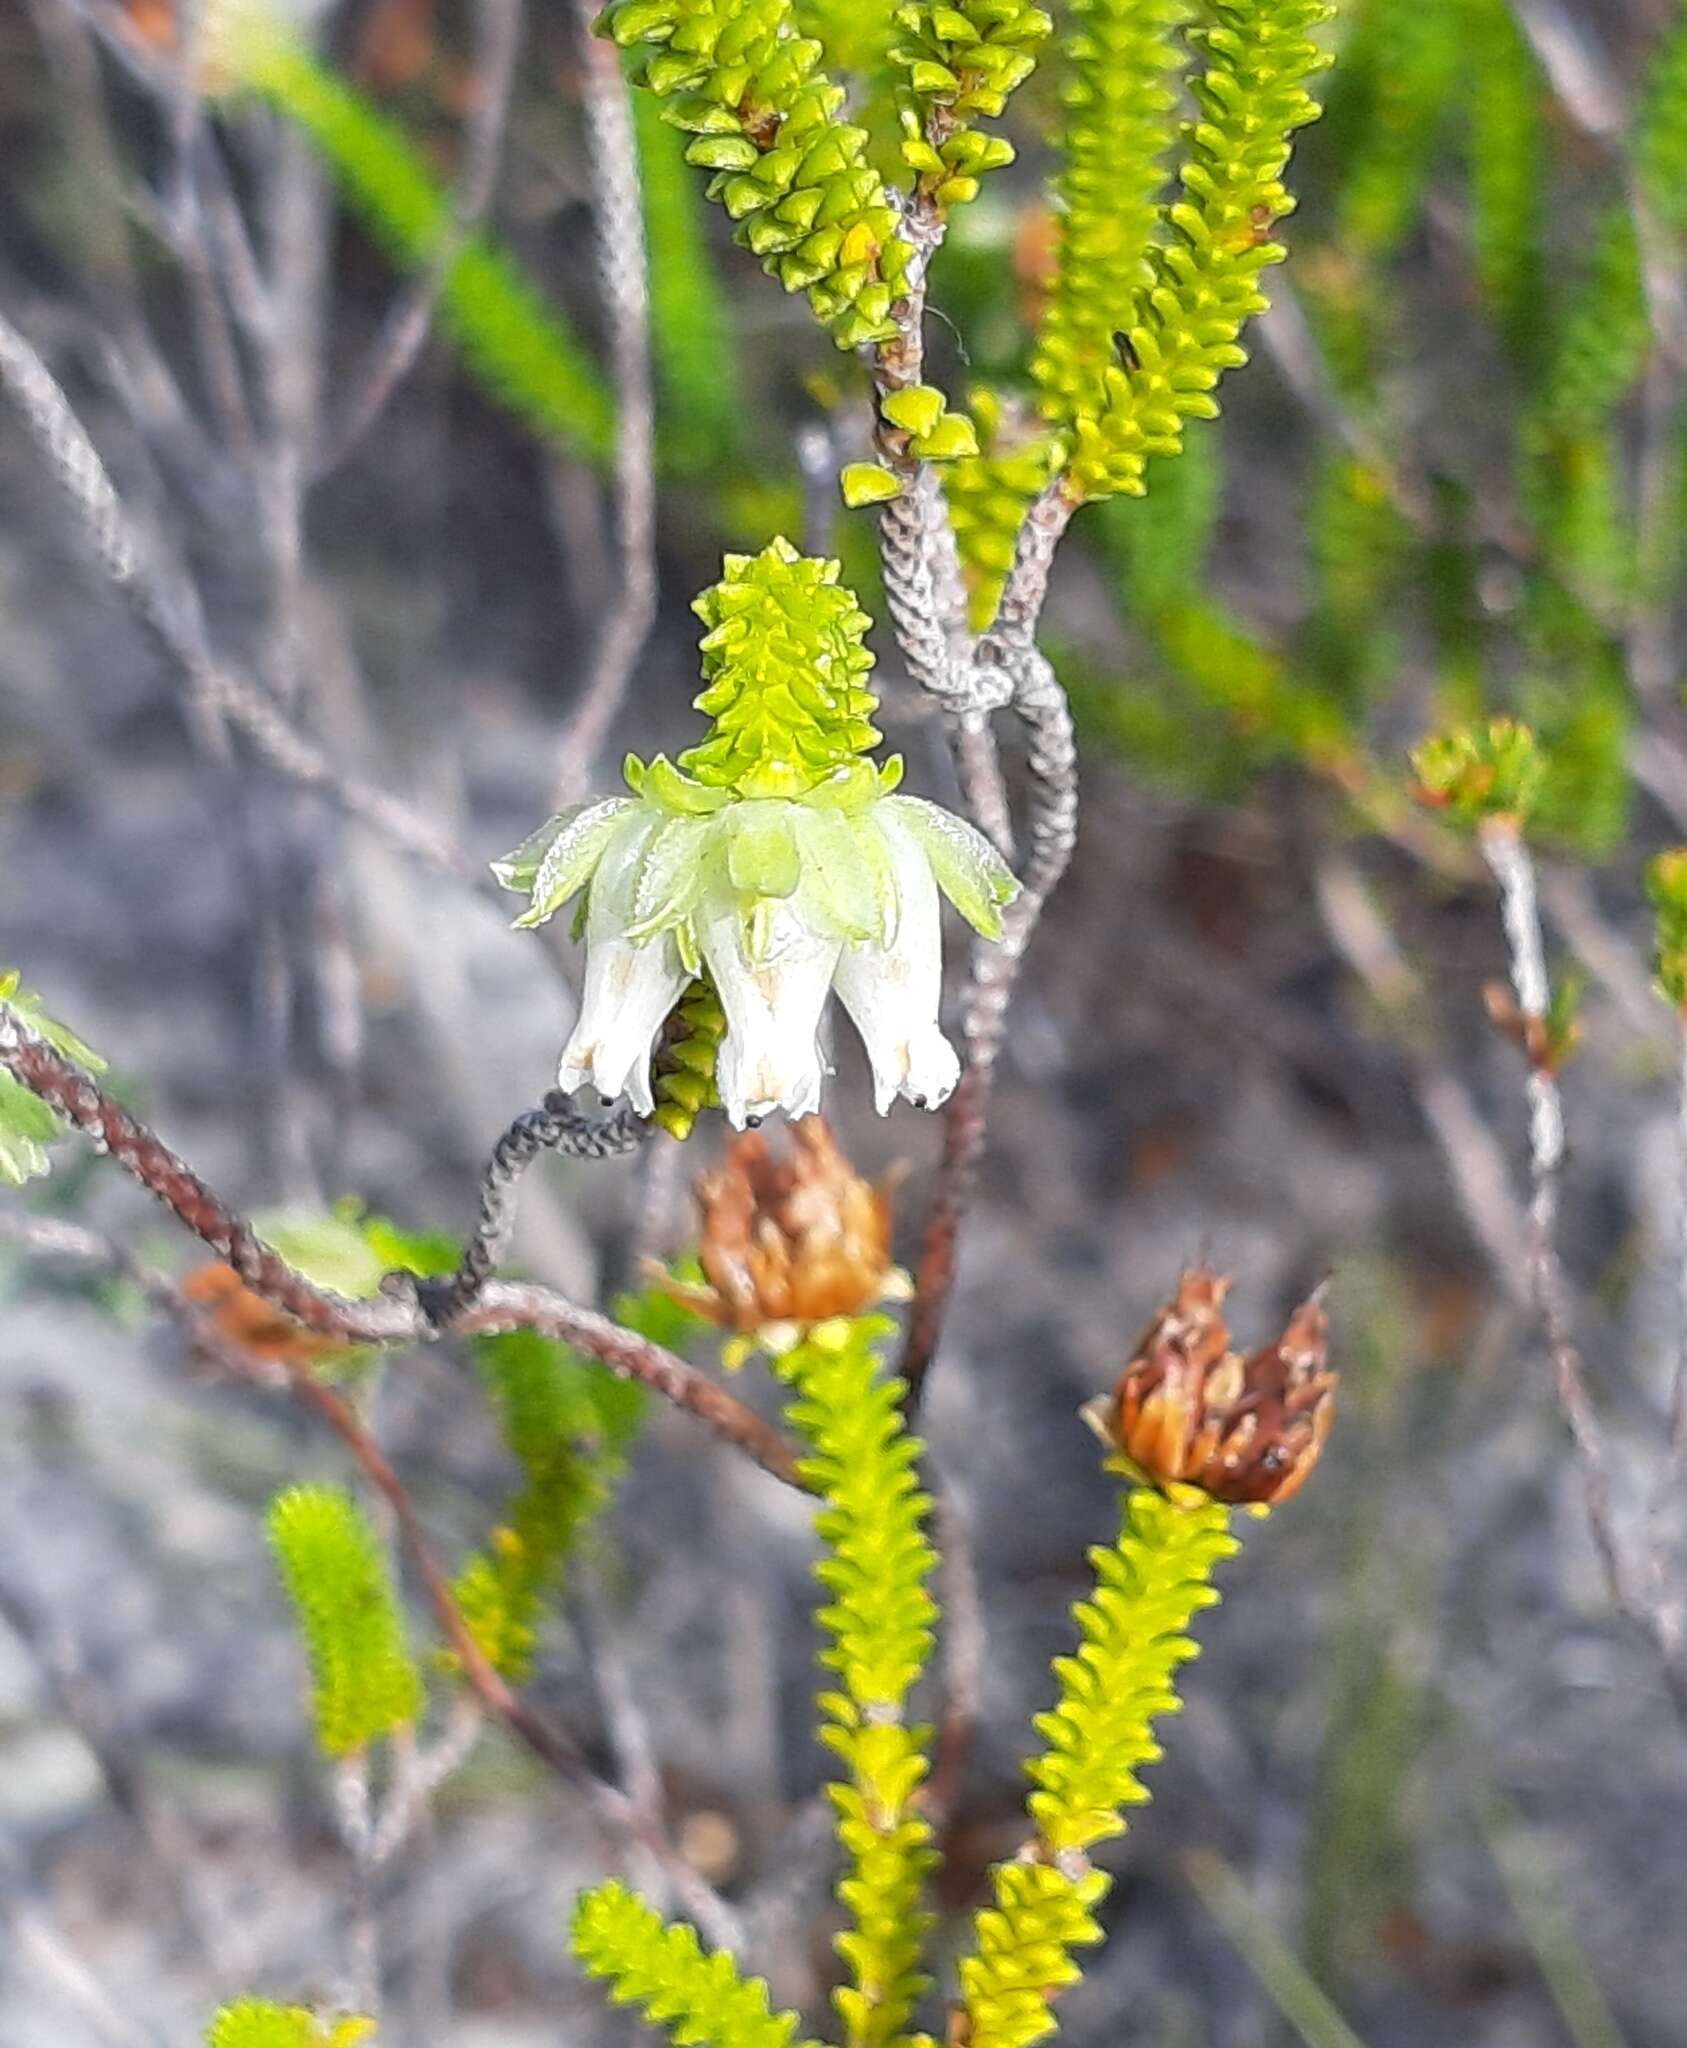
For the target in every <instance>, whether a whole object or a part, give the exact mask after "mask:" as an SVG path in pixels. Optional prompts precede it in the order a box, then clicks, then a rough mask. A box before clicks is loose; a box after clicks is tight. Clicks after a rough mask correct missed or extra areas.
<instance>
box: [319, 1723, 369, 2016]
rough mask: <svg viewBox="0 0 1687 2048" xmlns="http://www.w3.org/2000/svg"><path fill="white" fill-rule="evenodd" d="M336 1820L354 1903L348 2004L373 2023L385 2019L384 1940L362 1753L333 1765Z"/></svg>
mask: <svg viewBox="0 0 1687 2048" xmlns="http://www.w3.org/2000/svg"><path fill="white" fill-rule="evenodd" d="M331 1783H332V1786H333V1793H334V1820H335V1824H336V1826H337V1827H338V1828H339V1831H340V1840H341V1842H342V1843H343V1845H344V1847H345V1851H346V1854H347V1855H348V1856H349V1857H350V1858H351V1884H350V1894H351V1896H350V1899H349V1902H348V1905H347V1910H346V1912H345V1914H344V1916H343V1917H344V1922H345V1925H344V1934H345V1941H346V1950H347V1957H348V1963H347V1969H346V1993H345V1997H344V2000H343V2002H344V2004H345V2005H346V2007H347V2008H348V2009H349V2010H350V2011H352V2012H356V2013H363V2014H366V2015H367V2016H368V2017H369V2018H370V2019H379V2018H380V2016H381V1935H380V1926H379V1923H378V1921H377V1919H376V1915H375V1806H374V1801H373V1799H372V1798H371V1797H370V1792H369V1759H368V1757H367V1755H365V1754H364V1753H363V1752H361V1751H359V1752H358V1753H357V1754H355V1755H353V1756H347V1757H341V1758H340V1760H339V1761H338V1762H337V1763H336V1764H335V1765H334V1769H333V1774H332V1779H331Z"/></svg>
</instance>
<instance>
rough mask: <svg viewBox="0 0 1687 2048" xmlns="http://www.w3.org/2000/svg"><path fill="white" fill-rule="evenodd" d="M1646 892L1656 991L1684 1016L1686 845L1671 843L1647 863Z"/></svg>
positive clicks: (1686, 986) (1686, 1003) (1686, 1010)
mask: <svg viewBox="0 0 1687 2048" xmlns="http://www.w3.org/2000/svg"><path fill="white" fill-rule="evenodd" d="M1646 894H1647V895H1648V896H1649V897H1650V898H1651V900H1652V910H1653V913H1654V915H1655V918H1656V925H1655V928H1654V937H1653V960H1654V963H1655V967H1656V972H1657V977H1658V991H1659V993H1660V994H1661V995H1662V996H1663V998H1664V1000H1665V1001H1666V1002H1667V1003H1670V1004H1673V1006H1674V1007H1675V1008H1676V1009H1677V1010H1680V1011H1681V1012H1682V1014H1683V1015H1684V1016H1687V846H1672V847H1671V848H1670V849H1669V851H1668V852H1667V853H1660V854H1658V855H1657V856H1656V857H1655V858H1654V859H1653V860H1652V861H1651V862H1650V863H1649V864H1648V866H1647V869H1646Z"/></svg>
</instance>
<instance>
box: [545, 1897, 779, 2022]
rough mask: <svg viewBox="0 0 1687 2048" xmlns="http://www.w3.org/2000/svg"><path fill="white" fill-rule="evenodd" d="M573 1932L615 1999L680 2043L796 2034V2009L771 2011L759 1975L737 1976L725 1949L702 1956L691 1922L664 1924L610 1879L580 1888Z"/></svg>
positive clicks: (589, 1967) (584, 1962) (580, 1952)
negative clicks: (583, 1890)
mask: <svg viewBox="0 0 1687 2048" xmlns="http://www.w3.org/2000/svg"><path fill="white" fill-rule="evenodd" d="M570 1939H571V1941H572V1944H573V1948H574V1953H575V1955H576V1956H577V1957H578V1959H579V1961H580V1965H581V1967H582V1968H583V1969H584V1970H586V1971H587V1972H588V1973H589V1974H590V1975H591V1976H593V1977H598V1978H602V1979H603V1980H604V1981H605V1982H607V1984H608V1985H609V1995H610V1997H611V1998H612V1999H613V2000H614V2001H615V2003H616V2004H617V2005H636V2006H637V2007H638V2008H639V2010H640V2011H641V2012H642V2013H643V2015H644V2017H645V2018H646V2019H647V2020H648V2021H650V2023H651V2024H652V2025H653V2026H660V2027H665V2028H666V2029H667V2031H668V2034H669V2036H670V2038H671V2039H672V2040H673V2041H674V2042H675V2043H677V2044H678V2048H792V2044H793V2043H794V2042H795V2041H796V2038H797V2026H798V2022H797V2016H796V2014H795V2013H789V2012H781V2013H776V2012H773V2011H772V2010H771V2009H770V2008H769V2006H768V2002H767V1986H766V1985H765V1984H764V1983H763V1982H762V1980H761V1979H760V1978H759V1977H749V1978H745V1977H741V1976H740V1975H739V1974H738V1969H737V1965H736V1964H735V1963H734V1962H733V1960H732V1958H731V1956H729V1955H725V1954H717V1955H711V1956H705V1955H704V1953H703V1951H702V1949H701V1948H700V1947H699V1946H698V1941H697V1936H696V1935H695V1934H694V1933H693V1932H692V1930H691V1929H690V1928H689V1927H682V1926H674V1927H664V1926H663V1924H662V1922H661V1920H660V1918H659V1917H658V1916H657V1915H656V1913H654V1912H653V1911H652V1910H651V1908H650V1907H649V1906H647V1905H646V1904H645V1903H644V1901H643V1900H642V1899H640V1898H636V1897H634V1895H633V1894H632V1893H631V1892H629V1891H628V1890H627V1889H626V1887H625V1886H624V1885H620V1884H616V1883H615V1882H614V1881H613V1880H612V1881H611V1882H610V1883H608V1884H601V1885H598V1886H596V1887H595V1888H594V1889H593V1890H591V1891H587V1892H582V1893H581V1894H580V1899H579V1903H578V1904H577V1905H576V1907H575V1909H574V1920H573V1925H572V1928H571V1930H570ZM802 2048H815V2044H812V2043H807V2042H805V2043H803V2044H802Z"/></svg>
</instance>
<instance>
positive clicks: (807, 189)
mask: <svg viewBox="0 0 1687 2048" xmlns="http://www.w3.org/2000/svg"><path fill="white" fill-rule="evenodd" d="M600 26H601V29H602V32H603V33H604V34H606V35H608V36H611V37H612V38H613V39H614V41H615V42H616V43H617V44H618V45H619V47H620V48H622V49H624V50H631V51H635V52H637V59H636V65H637V68H636V71H635V77H636V78H637V80H638V82H639V83H640V84H641V85H643V86H644V87H646V88H647V89H648V90H649V91H650V92H652V93H653V94H654V95H655V96H656V98H657V99H658V100H660V101H661V102H662V118H663V119H664V120H665V121H667V122H669V123H671V124H672V126H674V127H675V128H678V129H681V130H682V131H683V132H684V133H686V134H687V135H689V136H690V137H691V140H690V141H689V142H688V143H687V145H686V151H685V154H686V158H687V161H688V162H690V163H693V164H696V165H699V166H700V167H702V168H703V169H705V170H708V171H712V172H713V173H714V175H713V177H712V178H711V179H710V182H709V186H708V191H709V196H710V197H711V198H712V199H718V200H719V201H720V202H721V204H722V205H723V206H724V207H725V208H726V210H727V212H728V213H729V214H730V215H731V216H732V218H733V220H735V221H736V222H737V223H738V239H739V241H741V242H742V243H743V244H744V245H745V247H746V248H748V249H750V250H751V251H752V252H753V253H754V254H755V255H757V256H758V257H760V258H761V261H762V264H763V267H764V268H765V269H766V270H767V272H768V274H769V275H770V276H773V277H776V278H778V280H779V281H780V283H781V284H782V285H783V286H784V287H785V289H786V290H787V291H790V292H796V291H801V292H805V293H806V294H807V296H808V302H809V305H810V306H811V307H812V308H813V310H814V313H815V316H816V318H817V319H819V321H820V322H821V324H822V325H823V326H825V327H826V328H827V329H828V330H829V331H830V333H831V335H832V339H833V340H834V341H835V342H836V343H837V345H838V347H839V348H841V349H853V348H858V347H860V346H861V344H862V343H863V342H869V341H883V340H888V339H889V338H890V336H891V335H892V334H893V333H894V332H895V326H894V323H893V322H892V321H891V319H890V308H891V304H892V302H893V301H894V300H895V298H896V297H897V295H898V293H899V292H900V291H901V289H902V285H903V280H904V278H905V276H906V272H907V266H908V258H909V254H910V251H909V248H908V244H907V243H906V242H905V241H903V240H902V238H901V236H900V234H899V233H898V220H897V215H896V209H895V207H894V205H893V204H892V201H891V196H890V194H889V192H888V191H887V190H886V188H885V184H884V180H883V179H882V178H881V177H880V175H879V173H878V171H876V170H875V169H874V168H873V165H872V163H871V161H870V160H869V156H868V136H867V131H866V129H865V128H859V127H856V126H855V125H854V124H853V123H851V122H848V121H843V120H840V119H839V118H838V117H839V114H840V112H841V111H842V108H843V103H844V90H843V87H842V86H840V85H837V84H835V83H834V82H833V81H832V79H830V78H829V77H828V76H827V75H826V73H825V72H824V71H822V70H821V69H820V68H819V66H820V58H821V48H820V45H819V43H818V42H816V41H815V40H814V39H813V38H812V37H808V36H804V35H802V34H801V33H800V31H799V25H798V21H797V14H796V8H795V5H794V4H793V0H610V4H609V5H608V6H607V7H606V8H605V9H604V11H603V14H602V16H601V19H600Z"/></svg>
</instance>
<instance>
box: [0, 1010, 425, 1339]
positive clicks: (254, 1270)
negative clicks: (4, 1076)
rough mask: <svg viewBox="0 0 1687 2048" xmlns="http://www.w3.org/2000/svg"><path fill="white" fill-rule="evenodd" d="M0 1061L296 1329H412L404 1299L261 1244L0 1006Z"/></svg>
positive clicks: (397, 1335)
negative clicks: (381, 1295) (335, 1280)
mask: <svg viewBox="0 0 1687 2048" xmlns="http://www.w3.org/2000/svg"><path fill="white" fill-rule="evenodd" d="M0 1067H3V1068H4V1069H5V1070H6V1072H8V1073H9V1074H11V1075H12V1077H13V1078H14V1079H15V1080H18V1081H21V1082H22V1083H23V1085H24V1086H25V1087H26V1088H27V1089H29V1090H30V1092H31V1093H32V1094H35V1095H38V1096H39V1097H40V1098H41V1100H42V1101H43V1102H45V1103H46V1104H47V1105H48V1106H49V1107H50V1108H51V1109H54V1110H56V1111H57V1112H58V1114H59V1115H60V1116H62V1117H63V1118H64V1119H65V1121H66V1122H67V1123H70V1124H73V1125H74V1126H75V1128H76V1129H77V1130H79V1131H80V1132H81V1133H82V1134H83V1136H84V1137H86V1138H88V1139H89V1140H90V1141H91V1142H92V1144H93V1145H94V1147H95V1149H96V1150H97V1151H100V1152H106V1153H109V1154H110V1156H111V1157H112V1159H114V1160H115V1161H116V1163H117V1164H118V1165H119V1166H121V1167H122V1168H123V1170H124V1172H125V1173H127V1174H129V1175H130V1176H131V1177H132V1178H133V1179H135V1180H137V1181H139V1182H140V1184H141V1186H142V1187H144V1188H145V1189H146V1190H147V1192H148V1193H149V1194H151V1195H152V1196H154V1197H155V1198H156V1199H157V1200H158V1201H160V1202H162V1203H163V1204H164V1206H165V1207H166V1208H167V1209H169V1210H170V1211H171V1212H172V1214H173V1215H175V1216H176V1217H177V1219H178V1220H179V1221H180V1222H182V1223H184V1224H185V1225H186V1226H187V1228H188V1229H189V1230H191V1231H192V1232H193V1234H194V1236H195V1237H197V1238H199V1239H201V1240H202V1241H203V1242H204V1243H206V1244H208V1245H209V1246H210V1247H211V1249H212V1250H213V1251H214V1252H215V1253H216V1254H217V1256H218V1257H219V1258H220V1259H222V1260H223V1261H224V1262H225V1263H226V1264H228V1265H230V1266H232V1267H233V1268H234V1270H235V1272H237V1273H238V1274H239V1275H240V1277H241V1279H242V1280H243V1281H245V1283H246V1285H247V1286H248V1287H250V1288H251V1289H252V1290H253V1292H254V1293H256V1294H260V1295H262V1296H263V1298H264V1299H265V1300H266V1301H269V1302H272V1303H274V1305H275V1306H276V1307H277V1308H279V1309H282V1310H283V1311H285V1313H286V1314H288V1315H290V1316H292V1317H293V1319H294V1320H295V1321H296V1322H300V1323H303V1324H304V1326H305V1327H306V1329H310V1330H317V1331H320V1332H322V1334H323V1335H325V1336H330V1337H338V1338H342V1339H343V1340H344V1341H345V1342H346V1343H348V1344H390V1343H395V1342H398V1341H401V1340H402V1339H404V1338H406V1337H414V1336H416V1335H417V1334H418V1328H417V1325H418V1323H419V1320H420V1318H419V1314H418V1311H417V1309H416V1307H415V1306H414V1304H413V1303H406V1302H400V1301H379V1302H353V1301H345V1300H342V1299H341V1298H340V1297H339V1296H338V1295H334V1294H329V1293H326V1292H325V1291H324V1290H323V1289H321V1288H319V1287H316V1286H313V1285H312V1284H311V1282H310V1281H308V1280H307V1279H306V1278H305V1277H304V1275H303V1274H302V1273H300V1272H298V1271H296V1270H295V1269H294V1268H293V1267H292V1266H290V1265H288V1263H287V1261H286V1260H285V1259H283V1258H282V1257H281V1255H280V1253H279V1252H276V1251H274V1250H272V1248H271V1247H270V1246H269V1245H267V1244H265V1243H264V1241H263V1239H262V1238H261V1237H259V1236H258V1234H257V1233H256V1231H254V1230H253V1229H252V1227H251V1226H250V1224H248V1223H245V1222H243V1221H242V1220H241V1218H240V1217H238V1216H237V1215H235V1213H234V1212H233V1211H232V1210H231V1209H230V1208H228V1207H227V1205H226V1204H225V1203H224V1202H223V1201H222V1199H221V1198H220V1197H219V1196H217V1195H216V1194H214V1193H213V1192H212V1191H211V1189H210V1188H208V1187H207V1186H206V1185H205V1183H204V1182H203V1181H202V1180H201V1179H200V1178H199V1176H198V1175H197V1174H196V1173H194V1171H193V1170H192V1168H191V1167H189V1166H188V1164H187V1163H186V1161H185V1160H183V1159H181V1158H180V1157H178V1155H177V1154H176V1153H174V1152H172V1151H171V1150H170V1148H169V1146H167V1145H166V1144H165V1143H164V1142H163V1140H162V1139H161V1138H159V1137H157V1136H156V1135H155V1134H154V1133H153V1132H152V1131H150V1130H148V1129H147V1127H146V1126H145V1125H144V1124H142V1123H139V1122H137V1121H136V1119H135V1118H134V1117H132V1116H130V1115H129V1113H128V1111H127V1110H125V1109H124V1108H122V1107H121V1105H120V1104H118V1103H116V1102H114V1101H113V1100H112V1098H111V1097H110V1096H109V1095H107V1094H106V1093H105V1091H104V1090H103V1089H102V1088H101V1087H100V1086H99V1085H98V1083H97V1082H95V1081H93V1080H92V1079H91V1078H90V1077H89V1076H88V1075H86V1074H84V1073H82V1072H81V1070H80V1069H79V1068H77V1067H76V1066H74V1065H73V1064H72V1063H71V1061H69V1060H67V1059H66V1058H65V1057H64V1056H63V1054H62V1053H59V1052H57V1051H55V1050H54V1048H53V1047H52V1046H50V1045H49V1044H48V1043H47V1042H46V1040H45V1039H43V1038H40V1037H38V1036H37V1035H36V1034H35V1032H33V1031H32V1030H31V1029H30V1028H29V1026H28V1025H27V1024H26V1023H25V1022H24V1020H23V1019H22V1018H21V1017H20V1016H19V1015H18V1013H17V1012H16V1011H15V1010H14V1009H13V1008H12V1007H11V1006H10V1004H7V1003H3V1002H0Z"/></svg>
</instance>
